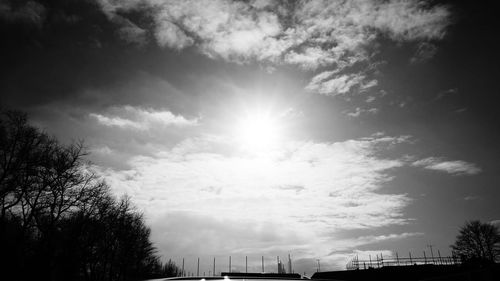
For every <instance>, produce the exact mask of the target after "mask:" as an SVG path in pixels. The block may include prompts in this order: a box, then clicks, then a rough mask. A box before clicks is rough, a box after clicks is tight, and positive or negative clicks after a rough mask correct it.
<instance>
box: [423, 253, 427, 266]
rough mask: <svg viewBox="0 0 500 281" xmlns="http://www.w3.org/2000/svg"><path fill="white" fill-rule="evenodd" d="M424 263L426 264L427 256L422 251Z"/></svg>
mask: <svg viewBox="0 0 500 281" xmlns="http://www.w3.org/2000/svg"><path fill="white" fill-rule="evenodd" d="M424 263H425V264H427V256H426V255H425V251H424Z"/></svg>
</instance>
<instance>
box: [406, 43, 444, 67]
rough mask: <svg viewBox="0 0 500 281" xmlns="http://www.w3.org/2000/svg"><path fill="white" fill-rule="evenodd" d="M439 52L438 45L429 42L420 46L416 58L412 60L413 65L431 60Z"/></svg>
mask: <svg viewBox="0 0 500 281" xmlns="http://www.w3.org/2000/svg"><path fill="white" fill-rule="evenodd" d="M437 51H438V48H437V47H436V45H434V44H431V43H429V42H422V43H419V44H418V47H417V50H416V51H415V54H414V56H413V57H412V58H411V59H410V62H411V63H420V62H424V61H427V60H429V59H431V58H432V57H433V56H434V55H435V54H436V53H437Z"/></svg>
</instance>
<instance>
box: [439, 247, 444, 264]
mask: <svg viewBox="0 0 500 281" xmlns="http://www.w3.org/2000/svg"><path fill="white" fill-rule="evenodd" d="M438 257H439V264H441V265H442V264H443V259H442V258H441V252H440V251H439V249H438Z"/></svg>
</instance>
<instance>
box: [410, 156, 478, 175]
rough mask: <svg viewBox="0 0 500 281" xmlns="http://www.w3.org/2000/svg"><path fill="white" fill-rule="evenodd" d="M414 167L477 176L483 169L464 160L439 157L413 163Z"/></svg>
mask: <svg viewBox="0 0 500 281" xmlns="http://www.w3.org/2000/svg"><path fill="white" fill-rule="evenodd" d="M412 165H413V166H416V167H423V168H424V169H428V170H434V171H440V172H446V173H448V174H454V175H476V174H479V173H480V172H481V168H480V167H478V166H477V165H476V164H474V163H469V162H465V161H462V160H455V161H447V160H443V159H441V158H437V157H428V158H424V159H420V160H417V161H415V162H413V164H412Z"/></svg>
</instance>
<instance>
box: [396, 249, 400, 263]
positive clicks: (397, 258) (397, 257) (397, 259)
mask: <svg viewBox="0 0 500 281" xmlns="http://www.w3.org/2000/svg"><path fill="white" fill-rule="evenodd" d="M396 261H397V262H398V265H399V256H398V252H396Z"/></svg>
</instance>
